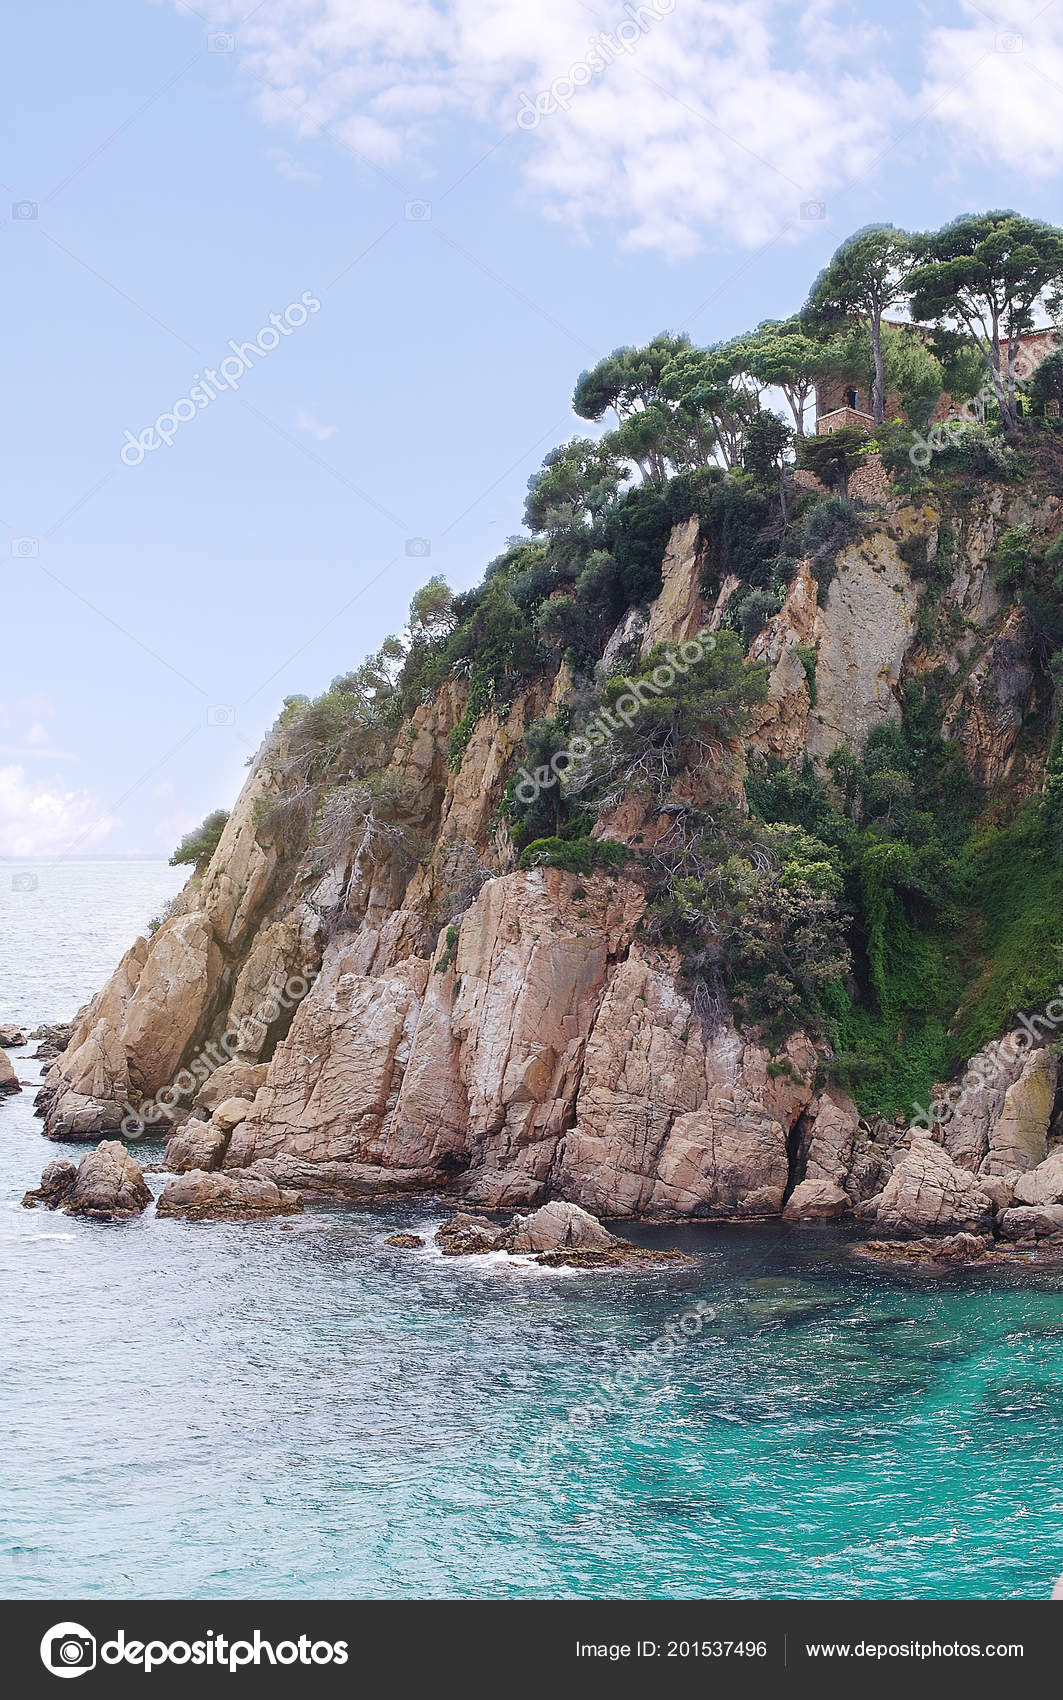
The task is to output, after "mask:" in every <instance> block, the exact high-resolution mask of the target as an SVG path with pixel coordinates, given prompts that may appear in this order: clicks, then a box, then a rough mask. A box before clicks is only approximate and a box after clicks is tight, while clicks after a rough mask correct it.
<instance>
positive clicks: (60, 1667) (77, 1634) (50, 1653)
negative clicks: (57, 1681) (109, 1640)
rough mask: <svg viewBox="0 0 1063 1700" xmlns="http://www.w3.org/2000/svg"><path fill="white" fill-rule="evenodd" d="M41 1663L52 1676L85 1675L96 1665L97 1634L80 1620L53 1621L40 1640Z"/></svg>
mask: <svg viewBox="0 0 1063 1700" xmlns="http://www.w3.org/2000/svg"><path fill="white" fill-rule="evenodd" d="M41 1663H42V1664H43V1665H44V1668H45V1670H50V1671H51V1673H52V1675H53V1676H84V1674H85V1672H86V1671H87V1670H95V1668H96V1637H95V1636H94V1635H91V1634H90V1633H89V1631H88V1630H87V1629H86V1628H85V1626H84V1624H82V1623H56V1624H54V1625H53V1626H52V1628H51V1629H49V1630H48V1631H47V1632H46V1634H45V1636H44V1639H43V1641H42V1642H41Z"/></svg>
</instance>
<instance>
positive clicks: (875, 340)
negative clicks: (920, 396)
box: [871, 310, 886, 425]
mask: <svg viewBox="0 0 1063 1700" xmlns="http://www.w3.org/2000/svg"><path fill="white" fill-rule="evenodd" d="M871 350H872V353H873V354H874V356H875V387H874V390H873V391H872V396H871V412H872V416H873V417H874V421H875V424H876V425H881V424H882V421H883V419H884V418H885V417H886V368H885V365H884V363H883V359H882V313H881V311H878V310H876V311H875V312H874V313H873V314H872V315H871Z"/></svg>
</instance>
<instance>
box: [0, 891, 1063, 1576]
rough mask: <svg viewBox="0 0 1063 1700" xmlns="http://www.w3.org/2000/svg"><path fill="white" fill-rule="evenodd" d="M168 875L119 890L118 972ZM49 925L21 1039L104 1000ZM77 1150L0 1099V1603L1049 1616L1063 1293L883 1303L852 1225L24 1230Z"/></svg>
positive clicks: (918, 1281)
mask: <svg viewBox="0 0 1063 1700" xmlns="http://www.w3.org/2000/svg"><path fill="white" fill-rule="evenodd" d="M127 874H128V870H126V869H115V870H114V871H113V873H112V875H111V876H108V877H109V878H110V879H113V881H114V884H115V887H116V889H117V891H118V892H119V893H121V891H122V889H123V887H122V882H123V880H124V879H125V877H126V875H127ZM142 875H143V870H142V869H140V870H138V877H140V876H142ZM156 876H157V877H156V885H155V887H154V889H152V890H151V891H148V890H147V889H146V886H147V885H148V884H150V883H151V881H150V880H147V881H146V882H145V883H144V884H143V885H142V886H139V887H138V890H137V894H136V896H135V898H134V897H133V896H132V895H129V894H128V892H127V895H126V898H124V899H123V898H121V897H113V899H112V909H113V911H114V913H113V914H112V921H113V924H114V926H115V927H116V928H117V926H118V920H119V916H118V913H117V912H118V911H121V910H122V909H123V905H124V907H125V909H126V910H127V911H128V912H127V913H126V914H125V931H124V933H123V934H122V937H121V938H120V939H119V940H118V944H119V945H123V944H125V943H127V942H128V941H129V939H130V938H131V937H132V936H133V933H134V932H135V931H136V928H137V926H138V925H139V924H140V923H141V922H142V921H143V919H144V918H145V913H150V912H151V910H152V908H157V907H158V901H157V900H160V899H161V898H162V897H165V896H166V895H167V894H168V893H169V891H170V890H172V889H173V887H172V874H171V871H170V870H165V869H160V870H156ZM86 878H88V879H94V880H96V882H97V885H99V883H100V881H101V880H103V881H104V883H106V880H105V879H104V876H101V875H100V874H99V873H98V872H96V873H93V874H92V875H91V876H86ZM167 879H169V880H170V881H171V883H169V884H167V883H166V881H167ZM79 895H80V896H81V897H83V895H84V888H83V887H79V886H78V881H77V880H76V879H74V880H73V881H72V884H71V887H70V890H69V891H68V893H67V896H68V897H69V900H70V901H71V902H73V901H75V900H76V899H79ZM145 905H147V908H146V911H145V907H144V906H145ZM53 909H54V913H55V916H56V921H55V937H54V940H52V941H51V943H50V944H47V945H46V946H45V947H42V949H43V954H42V953H39V954H38V958H36V959H35V960H34V962H33V964H32V965H30V964H26V963H24V962H23V961H21V960H19V959H15V958H13V957H12V955H11V953H10V952H9V951H6V947H0V948H3V949H4V951H5V953H4V954H0V974H2V973H5V972H8V971H9V970H10V967H11V966H14V967H17V968H22V967H25V969H26V972H27V974H29V975H30V977H31V978H32V976H33V975H36V976H37V977H38V978H37V982H36V989H35V990H32V991H31V989H30V988H29V987H28V985H27V989H26V991H25V994H24V996H25V999H26V1000H27V1001H30V1000H31V999H37V1000H38V1002H37V1005H36V1010H35V1011H34V1012H32V1013H31V1017H30V1018H34V1016H35V1015H36V1011H37V1010H40V1008H41V1002H42V1001H47V997H49V996H58V995H63V996H66V997H67V1000H68V1001H67V1004H66V1005H64V1006H63V1008H61V1009H58V1010H56V1009H54V1008H51V1009H48V1010H46V1011H43V1013H45V1014H51V1015H58V1014H63V1013H69V1004H70V1001H71V998H72V999H73V1001H74V1002H77V1001H80V999H81V998H82V997H83V996H84V995H85V994H86V992H87V991H88V990H90V989H91V985H92V982H90V984H89V985H86V986H83V987H82V988H81V989H80V991H75V990H74V988H73V987H72V986H71V984H70V981H71V980H72V978H76V975H75V974H74V973H73V971H72V970H71V968H70V949H69V946H66V947H64V940H65V939H67V938H68V936H69V923H70V920H71V917H70V916H69V915H68V916H67V917H66V924H64V923H62V921H61V919H60V912H61V910H62V903H61V902H60V901H59V900H58V898H56V899H55V900H54V903H53ZM3 920H4V910H3V908H2V907H0V922H2V921H3ZM110 924H111V923H108V925H110ZM46 930H47V929H46ZM104 931H106V927H105V928H104ZM0 936H4V937H5V938H6V934H4V935H0ZM106 942H107V941H101V948H103V945H104V944H105V943H106ZM53 948H54V952H55V955H54V958H53V960H52V966H51V968H49V962H48V957H47V950H49V949H53ZM64 948H65V950H66V953H65V955H64ZM108 948H110V946H109V945H108ZM75 954H76V953H75ZM112 954H114V953H112ZM91 955H92V950H91V949H90V950H87V951H86V952H85V953H84V956H85V962H84V963H83V966H88V958H89V957H91ZM80 971H81V970H80V969H79V970H78V972H80ZM97 977H98V974H97ZM49 988H50V990H49ZM19 995H20V993H19V987H18V984H17V983H16V984H15V987H14V990H12V985H11V983H9V982H8V981H7V980H6V979H0V1007H3V1008H4V1009H5V1010H7V1011H9V1012H10V1013H12V1014H21V1013H23V1010H22V1008H20V1007H19ZM16 1056H17V1053H16ZM21 1072H23V1073H25V1075H26V1076H27V1078H28V1076H29V1074H30V1067H29V1065H27V1064H23V1065H21ZM60 1149H61V1148H60ZM140 1149H141V1151H143V1152H145V1154H146V1155H149V1153H148V1152H147V1148H146V1147H143V1146H142V1147H141V1148H140ZM58 1154H59V1150H57V1148H56V1147H55V1146H54V1145H53V1144H51V1143H50V1142H48V1141H45V1140H44V1139H42V1138H41V1136H40V1134H39V1132H38V1124H37V1123H36V1122H35V1121H34V1120H33V1118H32V1115H31V1114H30V1101H29V1095H28V1094H24V1095H23V1096H22V1097H21V1098H19V1099H14V1100H9V1101H8V1102H6V1103H3V1104H0V1181H2V1197H3V1201H4V1208H3V1210H2V1213H0V1254H2V1266H3V1267H2V1271H0V1281H2V1287H0V1291H2V1293H3V1300H2V1303H3V1305H4V1308H5V1311H6V1312H7V1313H8V1317H7V1322H6V1329H5V1332H6V1336H7V1347H6V1354H5V1357H6V1365H5V1368H6V1373H5V1378H4V1381H5V1386H4V1395H3V1407H4V1408H3V1412H2V1424H3V1426H2V1433H3V1436H4V1439H3V1449H4V1452H5V1455H6V1457H5V1471H4V1474H5V1479H6V1481H7V1483H8V1484H9V1492H8V1493H7V1494H6V1495H5V1503H4V1509H3V1518H2V1522H0V1567H2V1568H0V1592H2V1593H3V1594H4V1595H6V1596H19V1597H26V1598H47V1597H53V1596H67V1597H92V1596H96V1595H98V1596H100V1597H124V1598H132V1597H158V1596H172V1597H177V1598H211V1597H230V1596H232V1597H247V1596H250V1597H268V1596H275V1597H276V1596H279V1597H286V1598H288V1597H290V1598H299V1597H308V1598H313V1597H326V1598H327V1597H364V1598H394V1597H415V1598H420V1597H447V1598H466V1597H508V1598H540V1597H554V1596H561V1597H575V1598H590V1597H712V1596H717V1597H727V1596H730V1597H750V1598H762V1597H772V1596H789V1597H802V1598H853V1599H855V1598H885V1597H891V1598H892V1597H910V1598H978V1597H986V1598H1029V1597H1032V1598H1038V1597H1043V1596H1044V1595H1046V1594H1047V1593H1048V1591H1049V1589H1050V1587H1051V1584H1052V1581H1053V1579H1054V1578H1055V1577H1056V1576H1057V1575H1058V1574H1059V1573H1060V1571H1061V1570H1063V1485H1061V1473H1060V1458H1061V1451H1063V1448H1061V1445H1060V1441H1061V1436H1063V1302H1061V1300H1063V1276H1056V1275H1051V1274H1048V1273H1044V1272H1042V1273H1040V1274H1039V1275H1037V1276H1036V1277H1030V1276H1028V1275H1019V1274H1016V1273H1011V1272H1004V1273H1001V1272H993V1273H987V1274H982V1275H977V1274H972V1275H969V1276H968V1277H966V1278H961V1277H957V1276H946V1277H923V1276H918V1275H906V1276H901V1277H893V1276H890V1277H888V1278H887V1277H886V1276H883V1275H879V1274H878V1273H876V1272H874V1271H870V1270H868V1269H866V1268H864V1267H862V1266H860V1265H857V1264H854V1263H853V1262H852V1261H851V1259H850V1258H849V1257H848V1255H847V1242H846V1239H845V1236H844V1235H843V1234H841V1233H839V1232H838V1231H837V1230H833V1229H831V1230H826V1229H825V1230H807V1229H806V1230H799V1229H792V1230H783V1229H781V1228H774V1227H773V1228H766V1229H757V1230H738V1229H732V1228H698V1229H695V1228H690V1229H683V1230H665V1229H649V1228H647V1229H644V1230H642V1231H641V1233H640V1235H639V1237H641V1238H643V1239H645V1240H646V1241H647V1242H650V1243H655V1244H674V1245H679V1246H680V1247H681V1248H682V1249H683V1250H685V1251H686V1252H688V1253H689V1254H690V1255H691V1256H693V1257H694V1258H695V1259H696V1261H695V1262H694V1263H693V1264H690V1265H683V1266H678V1267H675V1268H673V1269H668V1270H664V1271H663V1272H662V1271H661V1270H660V1269H657V1270H654V1271H652V1272H643V1273H621V1274H617V1273H612V1272H609V1273H601V1274H587V1273H580V1274H575V1273H573V1272H571V1271H547V1270H541V1269H538V1268H535V1267H532V1266H527V1265H522V1264H515V1263H505V1262H503V1261H501V1260H491V1259H470V1260H464V1259H462V1260H451V1259H444V1258H442V1257H441V1256H439V1255H438V1254H437V1253H436V1251H435V1250H434V1248H432V1247H431V1246H429V1247H426V1248H425V1250H423V1251H420V1252H402V1251H399V1250H396V1249H393V1248H391V1247H389V1246H387V1245H385V1244H384V1241H385V1238H386V1236H387V1235H388V1234H389V1233H393V1232H395V1231H396V1230H398V1229H401V1228H409V1227H416V1228H418V1229H419V1230H420V1231H422V1232H424V1233H426V1234H427V1233H430V1231H431V1229H432V1228H433V1227H434V1225H435V1223H436V1222H438V1221H439V1220H440V1217H441V1214H442V1212H441V1210H440V1209H439V1207H438V1206H436V1205H435V1204H434V1203H433V1202H432V1201H425V1202H421V1203H417V1204H410V1205H402V1206H398V1207H395V1208H393V1209H391V1210H389V1211H387V1212H383V1213H376V1212H373V1213H370V1212H365V1211H356V1210H352V1209H346V1208H343V1207H339V1206H323V1207H316V1208H313V1209H311V1210H309V1211H308V1212H307V1214H306V1215H305V1216H304V1217H302V1218H296V1219H295V1221H294V1224H293V1226H292V1227H291V1229H290V1230H289V1229H285V1228H284V1227H283V1226H282V1225H281V1224H280V1223H278V1222H273V1223H266V1224H261V1225H257V1226H247V1225H213V1226H212V1225H190V1224H182V1223H178V1222H158V1221H155V1220H154V1219H153V1218H152V1217H151V1216H150V1215H149V1216H147V1217H144V1218H142V1219H140V1220H139V1221H137V1222H134V1223H129V1224H104V1223H96V1224H93V1223H80V1222H76V1221H69V1220H67V1219H65V1218H63V1217H57V1216H52V1215H49V1214H45V1213H43V1212H30V1211H23V1210H21V1209H19V1208H18V1205H17V1200H18V1198H19V1197H20V1196H21V1193H22V1191H23V1190H24V1189H25V1188H26V1187H27V1186H28V1185H30V1184H31V1183H34V1182H35V1181H36V1179H37V1177H38V1176H39V1174H40V1170H41V1168H42V1167H43V1165H44V1163H45V1162H46V1161H47V1160H48V1159H49V1158H50V1157H52V1156H55V1155H58ZM74 1154H75V1155H76V1154H77V1153H76V1152H75V1153H74ZM151 1179H152V1182H153V1185H155V1186H156V1188H157V1187H158V1186H159V1185H160V1184H161V1178H160V1177H158V1176H153V1177H151ZM698 1300H700V1301H702V1302H704V1303H707V1304H708V1305H709V1306H710V1314H709V1316H708V1319H707V1320H706V1322H705V1325H704V1327H703V1329H702V1331H701V1333H700V1334H699V1335H697V1336H695V1337H692V1338H685V1337H681V1338H682V1339H683V1343H682V1344H681V1346H680V1347H679V1348H678V1349H677V1350H676V1352H675V1353H674V1355H673V1356H671V1357H670V1358H667V1359H664V1360H663V1361H662V1362H661V1363H660V1365H659V1367H655V1368H654V1369H653V1370H652V1371H651V1372H649V1373H647V1374H646V1375H645V1376H644V1377H643V1379H642V1380H641V1382H640V1383H639V1384H638V1386H637V1387H636V1389H635V1390H634V1391H633V1392H632V1393H631V1395H630V1397H627V1398H624V1399H622V1400H620V1401H619V1402H618V1403H616V1404H615V1405H613V1406H610V1407H609V1408H607V1409H605V1410H602V1411H601V1413H600V1414H599V1415H597V1416H596V1417H594V1418H593V1420H592V1421H591V1422H590V1424H589V1426H588V1427H586V1428H584V1429H581V1430H576V1431H570V1432H568V1434H567V1438H566V1439H565V1441H564V1444H563V1445H562V1446H561V1447H560V1449H559V1450H557V1451H556V1452H554V1453H553V1454H552V1455H551V1456H550V1457H549V1459H548V1461H546V1462H537V1461H536V1460H537V1457H538V1454H539V1452H540V1449H541V1444H542V1440H543V1436H544V1432H548V1431H549V1430H550V1428H551V1427H552V1425H553V1424H554V1423H555V1422H557V1421H561V1420H563V1419H564V1418H565V1417H566V1415H567V1413H569V1412H570V1411H571V1410H573V1409H574V1408H577V1407H582V1406H585V1405H587V1404H589V1403H593V1402H595V1387H596V1384H597V1383H598V1382H599V1381H600V1380H601V1378H603V1377H606V1378H610V1379H611V1377H612V1375H613V1374H614V1373H615V1372H616V1371H617V1370H618V1369H620V1368H622V1367H624V1366H625V1364H627V1363H628V1362H629V1358H628V1354H629V1353H632V1352H638V1351H639V1350H641V1349H642V1348H643V1347H645V1346H647V1345H649V1344H651V1343H652V1342H653V1341H654V1340H655V1339H657V1338H659V1337H660V1335H661V1333H662V1331H663V1330H664V1328H665V1327H666V1326H667V1324H668V1323H669V1322H671V1321H675V1320H677V1319H678V1318H679V1317H680V1316H681V1315H682V1314H683V1313H684V1311H685V1310H686V1309H688V1307H689V1306H690V1305H691V1304H693V1303H694V1302H695V1301H698ZM598 1401H599V1402H600V1401H601V1395H600V1394H599V1395H598Z"/></svg>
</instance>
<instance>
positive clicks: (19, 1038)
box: [0, 1027, 26, 1049]
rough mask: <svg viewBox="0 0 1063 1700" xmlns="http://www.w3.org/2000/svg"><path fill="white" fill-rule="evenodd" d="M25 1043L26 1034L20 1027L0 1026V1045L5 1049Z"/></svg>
mask: <svg viewBox="0 0 1063 1700" xmlns="http://www.w3.org/2000/svg"><path fill="white" fill-rule="evenodd" d="M25 1043H26V1035H25V1033H24V1032H23V1031H22V1028H21V1027H0V1045H3V1046H4V1047H5V1049H7V1048H8V1047H11V1048H17V1047H18V1046H19V1045H24V1044H25Z"/></svg>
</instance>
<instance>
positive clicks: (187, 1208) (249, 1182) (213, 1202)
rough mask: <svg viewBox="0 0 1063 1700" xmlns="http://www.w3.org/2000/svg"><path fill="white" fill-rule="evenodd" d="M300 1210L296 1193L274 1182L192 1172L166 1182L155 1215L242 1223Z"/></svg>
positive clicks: (250, 1176)
mask: <svg viewBox="0 0 1063 1700" xmlns="http://www.w3.org/2000/svg"><path fill="white" fill-rule="evenodd" d="M302 1208H303V1201H302V1199H301V1198H300V1196H299V1194H298V1193H297V1192H289V1191H287V1189H286V1188H283V1187H279V1186H278V1185H277V1184H276V1182H275V1181H270V1180H260V1179H258V1178H256V1177H254V1176H252V1175H233V1174H210V1173H208V1172H207V1171H206V1170H205V1169H191V1170H189V1172H188V1173H187V1174H184V1175H178V1176H177V1178H176V1179H175V1180H172V1181H169V1182H168V1183H167V1185H166V1187H165V1188H164V1190H163V1194H162V1197H161V1198H160V1199H159V1202H158V1206H157V1209H156V1214H157V1215H159V1216H183V1217H185V1219H186V1220H187V1221H189V1222H207V1221H212V1222H224V1221H230V1222H241V1221H253V1220H254V1219H255V1218H257V1217H261V1216H281V1215H283V1216H290V1215H292V1214H294V1213H295V1212H296V1211H299V1210H301V1209H302Z"/></svg>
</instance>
